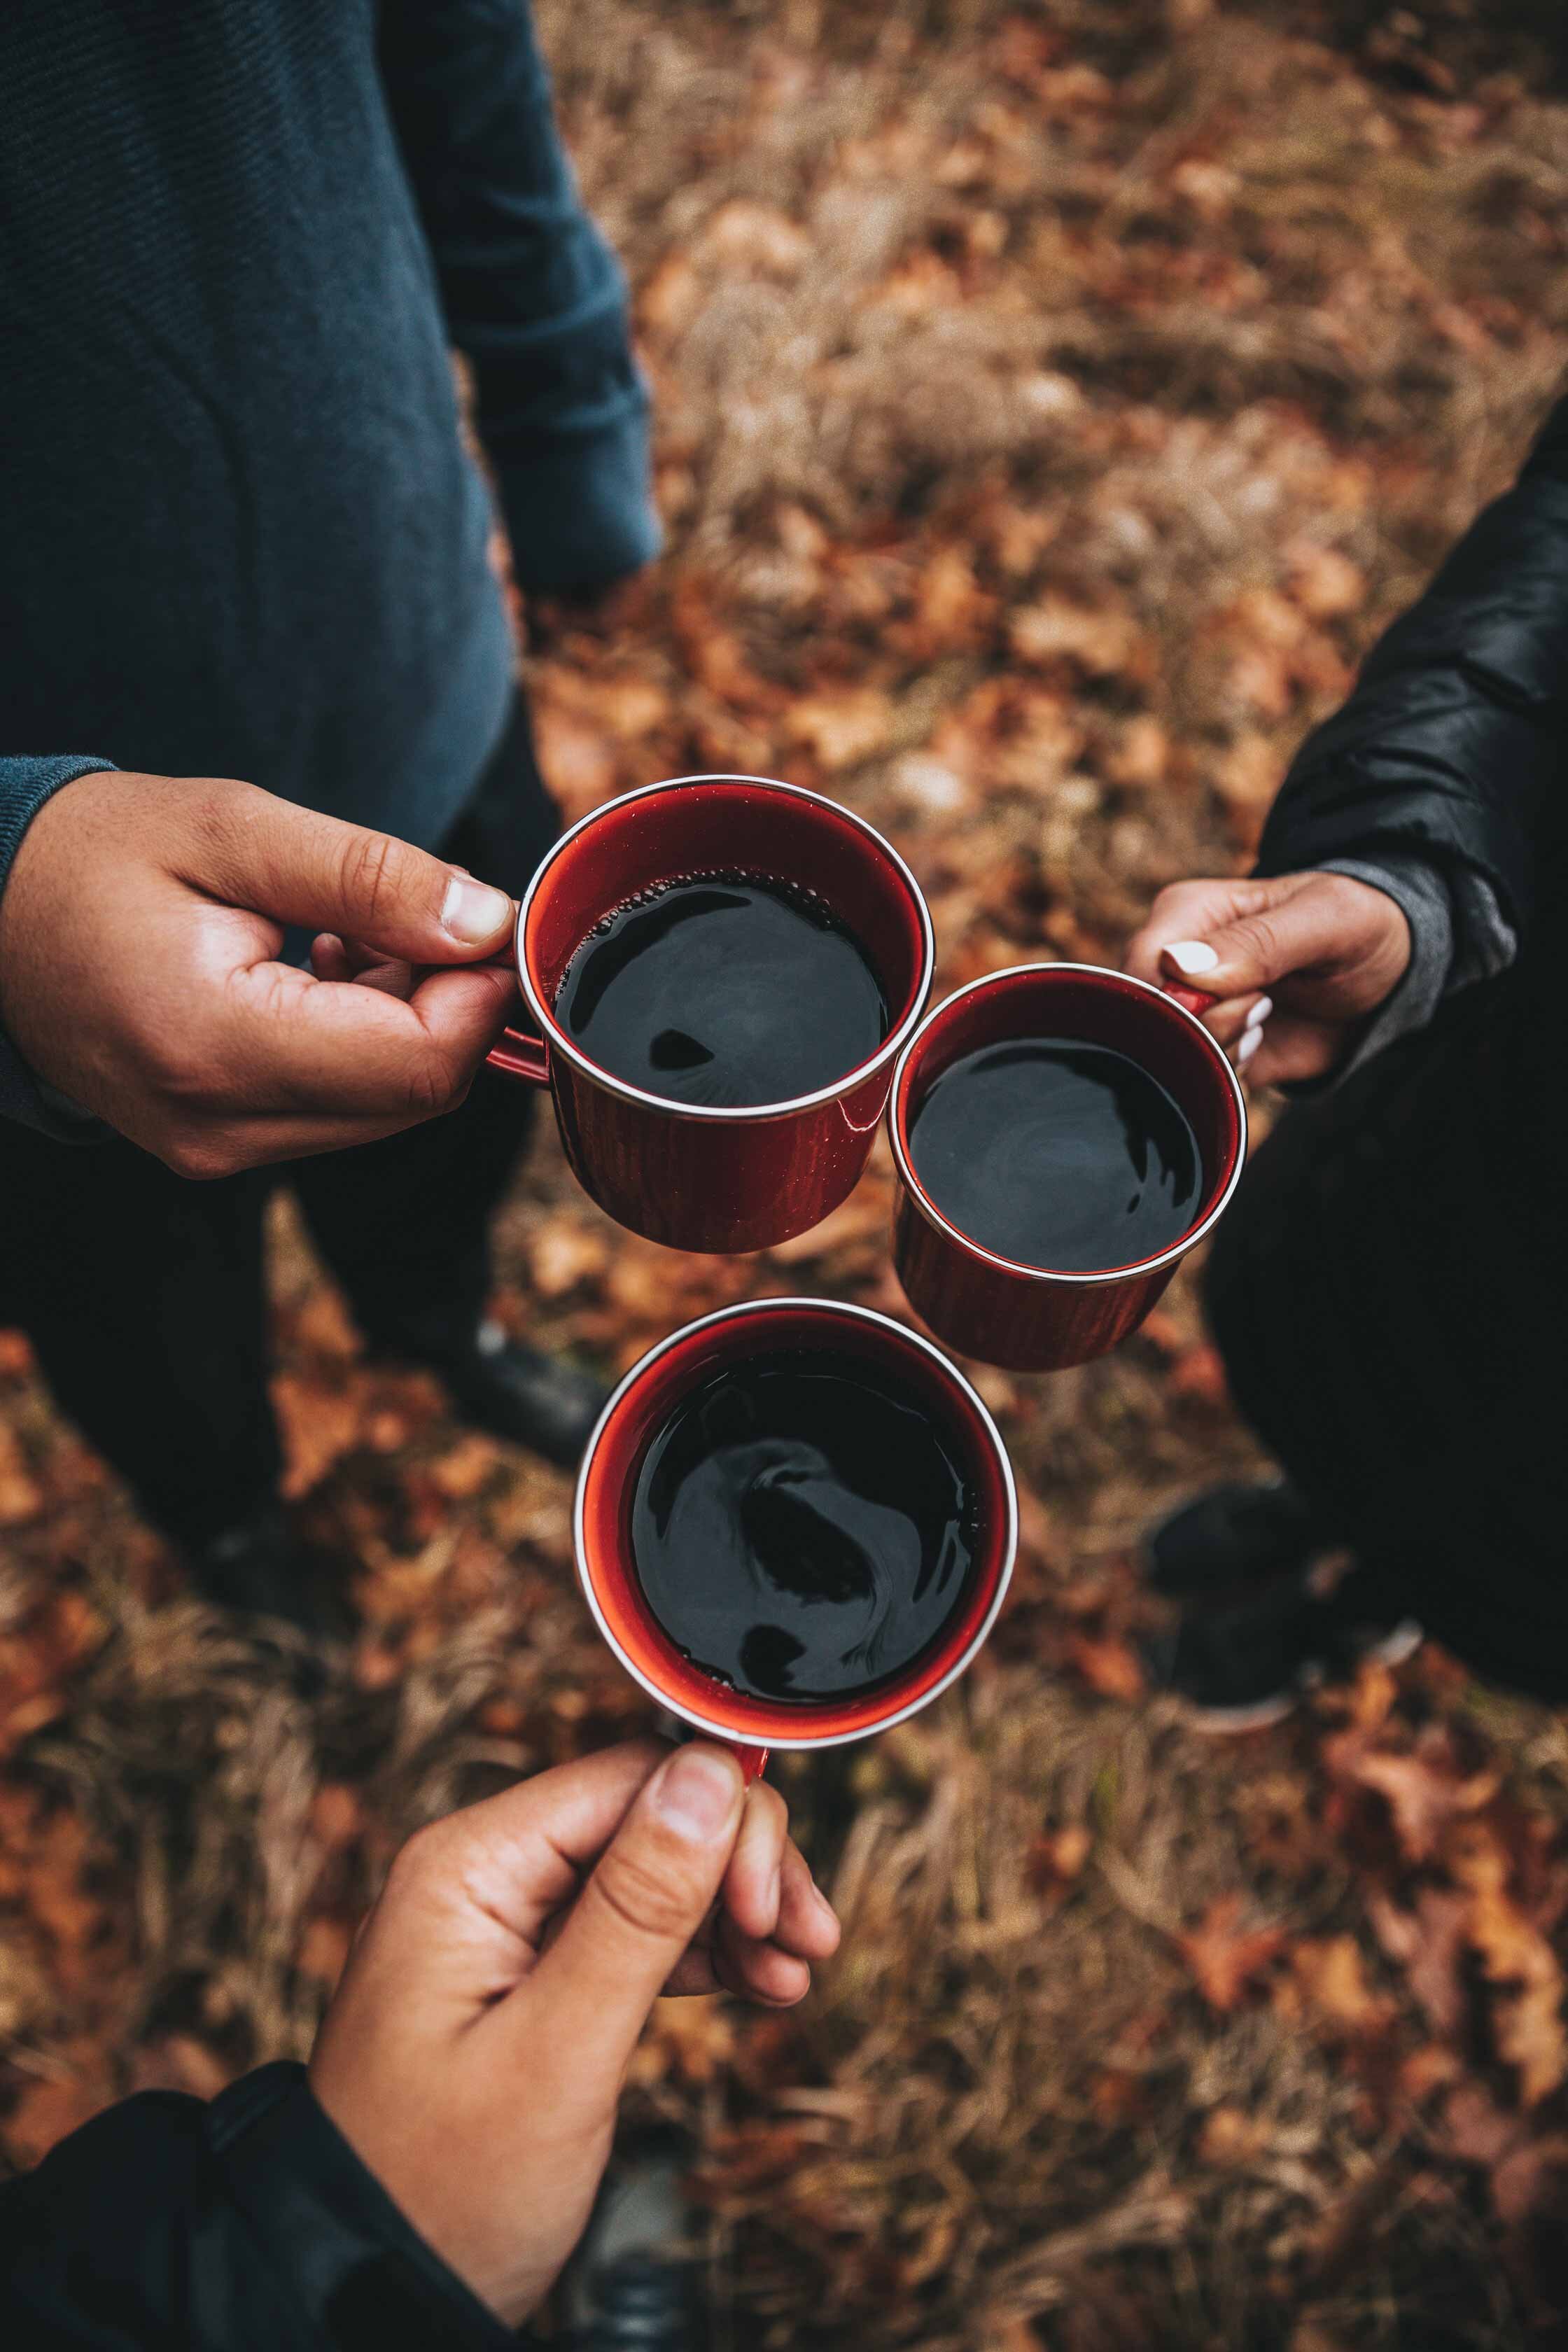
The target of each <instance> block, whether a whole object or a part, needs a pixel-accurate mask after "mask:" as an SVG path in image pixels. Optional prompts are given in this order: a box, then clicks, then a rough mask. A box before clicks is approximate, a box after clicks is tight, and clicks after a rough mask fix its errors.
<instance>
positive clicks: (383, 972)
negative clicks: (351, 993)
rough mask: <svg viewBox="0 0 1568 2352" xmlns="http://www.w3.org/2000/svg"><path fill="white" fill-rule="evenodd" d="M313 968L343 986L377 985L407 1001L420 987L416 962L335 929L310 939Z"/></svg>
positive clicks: (313, 971) (324, 977)
mask: <svg viewBox="0 0 1568 2352" xmlns="http://www.w3.org/2000/svg"><path fill="white" fill-rule="evenodd" d="M310 970H311V971H312V973H313V974H314V975H315V977H316V979H318V980H325V981H331V982H333V983H335V984H336V985H337V986H339V987H342V986H346V985H349V984H351V983H352V984H353V985H355V986H357V987H360V988H377V989H379V990H380V991H381V992H382V994H383V995H384V996H398V997H401V998H402V999H403V1002H404V1003H407V1002H408V999H409V998H410V997H411V996H412V995H413V993H414V990H415V987H416V979H415V971H414V966H413V965H412V964H411V963H395V962H393V961H390V960H389V959H388V958H386V957H385V956H378V955H377V954H376V953H375V952H374V950H373V949H370V948H365V947H362V946H361V945H360V943H359V941H358V940H340V939H338V938H337V937H336V936H335V935H334V934H333V933H332V932H331V931H322V932H321V933H320V935H319V936H318V937H317V938H316V939H314V940H311V942H310Z"/></svg>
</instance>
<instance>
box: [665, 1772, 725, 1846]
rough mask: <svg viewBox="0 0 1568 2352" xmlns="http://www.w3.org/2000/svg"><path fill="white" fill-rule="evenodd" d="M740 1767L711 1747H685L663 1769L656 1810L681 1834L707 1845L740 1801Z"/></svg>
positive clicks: (692, 1840) (680, 1835)
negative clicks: (716, 1752)
mask: <svg viewBox="0 0 1568 2352" xmlns="http://www.w3.org/2000/svg"><path fill="white" fill-rule="evenodd" d="M740 1799H741V1768H740V1766H739V1765H738V1764H734V1763H732V1762H731V1760H730V1759H729V1758H728V1757H726V1756H720V1755H716V1754H715V1753H714V1751H713V1749H712V1748H681V1749H680V1750H679V1753H678V1754H677V1755H675V1756H672V1757H671V1759H670V1760H669V1762H668V1764H667V1765H666V1766H665V1768H664V1774H663V1777H662V1779H661V1780H660V1781H659V1783H658V1788H657V1789H656V1790H654V1798H653V1802H654V1810H655V1811H656V1812H657V1813H658V1815H659V1818H660V1819H661V1820H662V1821H664V1822H668V1825H669V1827H670V1828H671V1829H672V1830H673V1831H674V1832H675V1833H676V1835H677V1836H678V1837H683V1838H689V1840H690V1842H691V1843H692V1844H693V1845H707V1844H708V1843H710V1840H711V1839H713V1838H716V1837H717V1836H718V1834H719V1832H720V1831H721V1830H722V1829H724V1828H725V1827H726V1826H727V1825H728V1823H729V1822H730V1821H731V1818H732V1816H733V1815H734V1813H735V1811H736V1810H737V1808H738V1807H739V1804H740Z"/></svg>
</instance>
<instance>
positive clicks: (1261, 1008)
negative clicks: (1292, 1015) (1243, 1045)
mask: <svg viewBox="0 0 1568 2352" xmlns="http://www.w3.org/2000/svg"><path fill="white" fill-rule="evenodd" d="M1273 1010H1274V999H1273V998H1272V997H1271V996H1260V997H1259V998H1258V1002H1257V1003H1256V1004H1255V1005H1254V1006H1253V1008H1252V1010H1251V1012H1250V1013H1248V1014H1247V1018H1246V1020H1245V1021H1244V1022H1243V1023H1242V1024H1241V1025H1242V1028H1243V1031H1244V1032H1245V1031H1246V1030H1248V1029H1261V1028H1262V1026H1263V1024H1264V1023H1265V1022H1266V1021H1267V1020H1268V1016H1269V1014H1270V1013H1272V1012H1273Z"/></svg>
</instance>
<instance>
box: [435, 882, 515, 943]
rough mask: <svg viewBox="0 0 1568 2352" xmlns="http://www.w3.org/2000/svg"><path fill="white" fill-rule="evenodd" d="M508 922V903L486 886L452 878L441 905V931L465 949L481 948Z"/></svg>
mask: <svg viewBox="0 0 1568 2352" xmlns="http://www.w3.org/2000/svg"><path fill="white" fill-rule="evenodd" d="M510 920H511V900H510V898H508V897H507V895H506V892H505V891H504V890H492V889H491V888H490V886H489V883H488V882H472V881H470V880H469V879H468V877H467V876H466V875H454V876H453V877H452V879H451V881H450V882H449V883H448V884H447V896H446V898H445V899H444V900H443V901H442V905H441V928H442V929H443V930H445V931H446V932H447V933H448V934H449V936H450V937H451V938H453V939H455V940H461V941H462V943H463V945H464V947H466V948H482V947H483V946H485V944H486V943H487V941H489V940H493V939H494V938H495V936H496V933H497V932H498V931H499V930H500V929H502V928H503V926H504V925H505V924H507V923H510Z"/></svg>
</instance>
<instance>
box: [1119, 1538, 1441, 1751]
mask: <svg viewBox="0 0 1568 2352" xmlns="http://www.w3.org/2000/svg"><path fill="white" fill-rule="evenodd" d="M1360 1582H1361V1580H1360V1579H1359V1578H1358V1577H1357V1575H1356V1574H1355V1572H1354V1570H1352V1571H1351V1573H1350V1574H1349V1575H1347V1576H1345V1577H1344V1578H1343V1579H1342V1581H1341V1583H1340V1585H1339V1587H1338V1588H1337V1590H1336V1591H1333V1592H1331V1593H1329V1594H1327V1595H1320V1594H1318V1593H1316V1592H1314V1591H1312V1589H1311V1585H1310V1582H1309V1580H1307V1579H1306V1578H1305V1577H1281V1578H1278V1579H1276V1580H1275V1581H1274V1582H1273V1583H1272V1584H1268V1585H1266V1586H1265V1587H1264V1589H1263V1591H1261V1592H1257V1593H1254V1594H1252V1595H1251V1596H1250V1597H1249V1598H1248V1599H1247V1600H1245V1601H1233V1602H1230V1603H1228V1604H1225V1605H1221V1606H1218V1607H1214V1606H1211V1607H1209V1608H1204V1607H1202V1606H1200V1605H1195V1604H1194V1605H1190V1606H1189V1607H1187V1608H1186V1609H1185V1610H1184V1612H1183V1613H1182V1619H1181V1622H1180V1624H1179V1625H1178V1627H1177V1629H1176V1634H1175V1640H1174V1643H1173V1646H1172V1649H1171V1652H1170V1654H1169V1656H1168V1658H1167V1659H1166V1660H1165V1661H1164V1662H1163V1671H1162V1670H1161V1662H1159V1661H1157V1660H1153V1661H1151V1664H1152V1669H1153V1675H1154V1679H1155V1680H1156V1681H1157V1682H1160V1683H1163V1685H1164V1687H1165V1688H1166V1689H1168V1690H1172V1691H1173V1692H1175V1693H1176V1694H1177V1696H1179V1697H1181V1698H1183V1699H1184V1700H1185V1701H1186V1703H1187V1704H1186V1715H1187V1719H1188V1721H1189V1722H1190V1723H1191V1724H1192V1726H1193V1727H1194V1729H1195V1730H1199V1731H1257V1730H1259V1729H1261V1728H1262V1727H1263V1726H1264V1725H1266V1724H1270V1723H1278V1722H1279V1721H1280V1720H1281V1719H1282V1718H1283V1717H1285V1716H1287V1715H1289V1713H1290V1711H1291V1709H1292V1708H1293V1707H1294V1706H1296V1704H1297V1702H1298V1700H1299V1699H1300V1697H1301V1696H1302V1694H1303V1692H1305V1691H1308V1690H1311V1689H1313V1688H1315V1687H1317V1686H1318V1685H1320V1684H1321V1683H1324V1682H1329V1681H1338V1680H1342V1679H1344V1678H1348V1676H1350V1675H1352V1674H1353V1673H1354V1671H1355V1669H1356V1667H1357V1666H1358V1665H1360V1664H1362V1663H1363V1661H1364V1660H1367V1659H1373V1658H1375V1659H1381V1660H1382V1661H1383V1663H1384V1664H1386V1665H1398V1664H1400V1663H1401V1662H1402V1661H1403V1660H1404V1659H1405V1658H1407V1657H1409V1655H1410V1654H1411V1652H1412V1651H1413V1650H1415V1649H1416V1648H1417V1647H1418V1646H1419V1644H1420V1643H1421V1640H1422V1633H1421V1628H1420V1626H1419V1625H1418V1624H1416V1622H1415V1619H1414V1618H1412V1617H1405V1618H1401V1619H1400V1620H1398V1622H1392V1623H1391V1622H1386V1620H1385V1621H1384V1622H1375V1621H1374V1620H1373V1619H1369V1617H1368V1616H1366V1615H1365V1614H1363V1600H1362V1595H1361V1593H1360V1591H1359V1590H1358V1587H1359V1585H1360Z"/></svg>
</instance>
